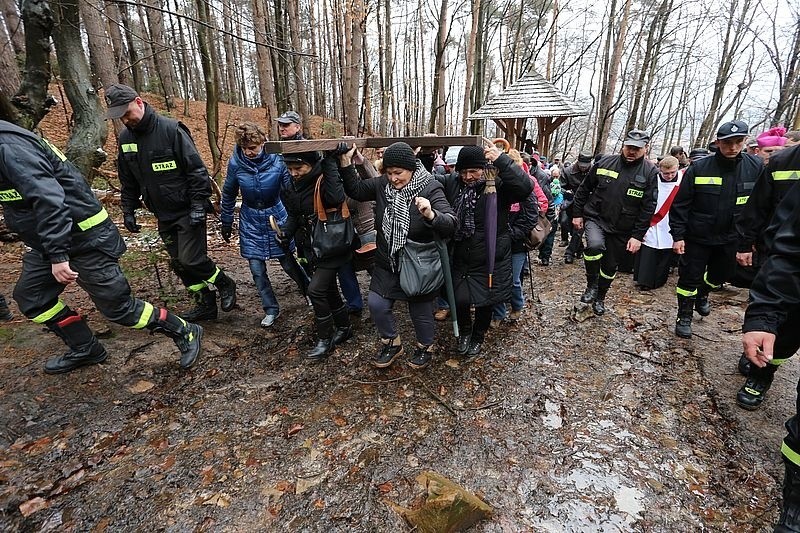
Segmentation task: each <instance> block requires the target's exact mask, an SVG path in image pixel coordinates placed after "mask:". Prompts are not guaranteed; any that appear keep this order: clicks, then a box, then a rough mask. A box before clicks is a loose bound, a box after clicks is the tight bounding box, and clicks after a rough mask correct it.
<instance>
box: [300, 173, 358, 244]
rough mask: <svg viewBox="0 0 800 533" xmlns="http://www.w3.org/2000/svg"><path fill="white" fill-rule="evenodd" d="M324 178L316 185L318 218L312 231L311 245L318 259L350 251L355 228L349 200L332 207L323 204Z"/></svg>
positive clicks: (315, 195)
mask: <svg viewBox="0 0 800 533" xmlns="http://www.w3.org/2000/svg"><path fill="white" fill-rule="evenodd" d="M322 179H323V176H320V177H319V179H318V180H317V184H316V186H315V187H314V214H315V215H316V217H317V219H316V221H315V222H314V229H313V231H312V232H311V247H312V248H313V250H314V255H315V256H316V257H317V259H330V258H333V257H339V256H342V255H346V254H348V253H349V252H350V250H351V246H352V244H353V239H354V238H355V230H354V229H353V219H352V218H351V217H350V209H349V208H348V207H347V202H343V203H342V205H340V206H339V207H334V208H331V209H325V207H324V206H323V205H322V195H321V194H320V188H321V186H322Z"/></svg>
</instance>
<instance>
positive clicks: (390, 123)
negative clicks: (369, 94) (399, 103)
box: [381, 0, 397, 135]
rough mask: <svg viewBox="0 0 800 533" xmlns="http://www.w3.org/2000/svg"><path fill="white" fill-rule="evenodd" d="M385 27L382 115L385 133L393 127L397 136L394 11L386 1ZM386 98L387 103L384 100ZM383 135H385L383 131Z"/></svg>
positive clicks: (388, 1)
mask: <svg viewBox="0 0 800 533" xmlns="http://www.w3.org/2000/svg"><path fill="white" fill-rule="evenodd" d="M383 7H384V15H385V19H384V27H385V28H386V36H385V37H384V39H385V47H384V48H385V53H384V66H383V68H384V76H385V81H384V84H383V87H384V93H386V94H385V95H384V93H381V114H382V115H385V116H386V122H387V129H386V130H385V133H389V127H391V131H392V134H394V135H396V134H397V120H396V117H397V115H396V114H395V113H394V112H393V109H394V101H395V94H394V44H393V43H394V35H393V34H392V10H391V2H390V0H385V1H384V4H383ZM384 97H385V98H386V100H385V102H384V100H383V98H384ZM381 134H384V132H383V131H381Z"/></svg>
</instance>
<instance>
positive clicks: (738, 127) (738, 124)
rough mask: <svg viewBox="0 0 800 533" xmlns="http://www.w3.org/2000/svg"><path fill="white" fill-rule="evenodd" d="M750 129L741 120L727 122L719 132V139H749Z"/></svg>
mask: <svg viewBox="0 0 800 533" xmlns="http://www.w3.org/2000/svg"><path fill="white" fill-rule="evenodd" d="M749 132H750V127H749V126H748V125H747V123H746V122H742V121H741V120H731V121H730V122H726V123H725V124H723V125H722V126H720V127H719V129H718V130H717V139H730V138H731V137H747V135H748V133H749Z"/></svg>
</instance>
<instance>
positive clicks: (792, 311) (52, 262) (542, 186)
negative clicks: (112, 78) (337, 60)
mask: <svg viewBox="0 0 800 533" xmlns="http://www.w3.org/2000/svg"><path fill="white" fill-rule="evenodd" d="M106 102H107V104H108V111H107V117H108V118H109V119H119V120H121V122H122V124H124V126H125V128H124V129H123V130H122V133H121V134H120V135H119V147H118V149H119V153H118V158H117V164H118V170H119V178H120V184H121V208H122V218H123V226H124V228H125V229H126V230H127V231H129V232H131V233H137V232H139V231H140V230H141V227H140V225H139V224H138V223H137V210H139V209H141V208H146V209H148V210H149V211H150V212H152V213H153V215H154V216H155V218H156V220H157V224H158V233H159V235H160V237H161V240H162V241H163V243H164V246H165V248H166V250H167V252H168V254H169V257H170V262H171V267H172V269H173V270H174V272H175V273H176V274H177V276H178V277H179V278H180V280H181V281H182V282H183V284H184V285H185V287H186V289H187V290H188V291H189V293H190V294H191V295H192V297H193V299H194V307H193V308H192V309H190V310H188V311H186V312H185V313H183V314H182V315H181V316H178V315H176V314H174V313H173V312H171V311H169V310H167V309H165V308H159V307H156V306H154V305H153V304H151V303H149V302H147V301H144V300H141V299H138V298H136V297H134V296H133V295H132V293H131V288H130V286H129V284H128V281H127V279H126V278H125V276H124V274H123V272H122V270H121V268H120V266H119V258H120V257H121V256H122V254H123V253H124V252H125V249H126V247H125V243H124V241H123V239H122V238H121V236H120V233H119V231H118V230H117V226H116V225H115V224H114V222H113V221H112V220H111V218H110V217H109V214H108V213H107V212H106V210H105V209H104V208H103V206H102V205H101V204H100V203H99V202H98V200H97V199H96V197H95V195H94V194H93V192H92V191H91V189H90V188H89V187H88V185H87V184H86V181H85V179H84V178H83V176H82V175H81V174H80V172H79V171H78V170H77V169H76V168H75V167H74V166H73V165H72V164H71V163H70V162H69V161H67V160H66V158H65V157H64V155H63V154H62V153H61V152H60V151H59V150H58V149H57V148H56V147H54V146H53V145H52V144H51V143H49V142H48V141H47V140H45V139H42V138H40V137H38V136H36V135H34V134H32V133H31V132H29V131H26V130H23V129H21V128H19V127H17V126H15V125H13V124H10V123H8V122H2V121H0V141H1V142H0V204H1V205H2V206H3V208H4V215H5V220H6V223H7V225H8V226H9V228H10V229H11V230H12V231H14V232H16V233H18V234H19V236H20V238H21V239H22V241H23V242H24V243H25V244H26V245H27V247H28V249H27V251H26V253H25V255H24V257H23V265H22V273H21V275H20V278H19V280H18V281H17V283H16V286H15V289H14V294H13V297H14V300H15V301H16V303H17V306H18V308H19V310H20V312H21V313H22V314H23V315H24V316H25V317H27V318H29V319H31V320H32V321H34V322H36V323H38V324H43V325H44V326H46V327H47V328H48V329H49V330H50V331H52V332H53V333H55V334H56V335H57V336H58V337H60V338H61V339H62V340H63V341H64V343H65V344H66V345H67V347H68V350H67V351H66V352H65V353H64V354H61V355H57V356H54V357H52V358H50V359H48V360H47V362H46V363H45V367H44V368H45V372H47V373H65V372H69V371H72V370H75V369H77V368H80V367H82V366H86V365H91V364H96V363H100V362H102V361H104V360H105V359H106V358H107V352H106V349H105V347H104V346H103V345H102V343H101V342H100V341H99V340H98V339H97V338H96V337H95V336H94V334H93V333H92V330H91V329H90V328H89V326H88V324H87V323H86V321H85V320H84V319H83V317H81V316H80V315H79V314H78V313H76V312H75V311H73V310H72V309H71V308H70V307H69V306H68V305H67V304H66V303H65V302H63V301H62V300H61V299H60V298H59V296H60V294H61V293H62V292H63V290H64V288H65V287H66V286H67V285H69V284H71V283H77V284H78V285H80V286H81V287H82V288H83V289H84V290H85V291H86V292H87V293H88V294H89V296H90V297H91V299H92V301H93V302H94V304H95V305H96V307H97V309H98V310H99V311H100V312H101V313H102V314H103V315H104V316H105V317H107V318H108V319H109V320H111V321H113V322H116V323H118V324H121V325H124V326H127V327H131V328H133V329H147V330H150V331H153V332H159V333H163V334H164V335H167V336H168V337H170V338H172V339H173V340H174V342H175V345H176V346H177V348H178V350H179V352H180V354H181V357H180V365H181V367H183V368H190V367H192V366H193V365H194V364H195V363H196V362H197V360H198V359H199V357H200V354H201V351H202V337H203V331H204V330H203V328H202V326H200V325H198V324H197V322H201V321H207V320H214V319H217V317H218V316H219V313H218V302H217V300H218V299H219V307H220V308H221V310H222V311H223V312H230V311H231V310H233V309H234V308H235V307H236V304H237V284H236V282H235V281H234V279H232V277H231V276H229V275H228V274H227V273H226V272H224V271H223V270H222V269H221V268H219V267H218V266H217V265H216V263H215V262H214V261H213V260H212V259H211V258H210V257H209V255H208V248H207V229H208V228H207V217H208V215H209V213H213V212H214V208H213V206H212V203H211V201H210V198H211V187H210V182H209V176H208V172H207V170H206V167H205V166H204V164H203V161H202V159H201V157H200V155H199V154H198V151H197V149H196V147H195V145H194V143H193V141H192V138H191V136H190V134H189V131H188V129H187V128H186V127H185V126H184V125H183V124H181V123H180V122H179V121H177V120H174V119H171V118H168V117H165V116H162V115H159V114H158V113H156V112H155V111H154V109H153V108H152V107H151V106H150V105H148V104H147V103H146V102H144V101H143V100H142V99H141V97H140V96H139V95H138V94H137V93H136V91H134V90H133V89H132V88H130V87H127V86H125V85H113V86H111V87H109V88H108V89H107V90H106ZM278 131H279V132H280V137H281V139H282V140H284V141H291V140H303V134H302V131H303V130H302V117H300V115H299V114H298V113H296V112H294V111H289V112H286V113H284V114H283V115H281V117H279V118H278ZM235 141H236V146H235V148H234V151H233V154H232V156H231V158H230V161H229V164H228V169H227V174H226V177H225V182H224V185H223V187H222V197H221V202H220V215H219V218H220V222H221V226H220V228H221V229H220V232H221V236H222V238H223V239H224V240H225V242H230V241H231V239H234V238H235V233H236V232H237V231H238V242H239V249H240V253H241V256H242V257H243V258H244V259H246V260H247V262H248V265H249V268H250V273H251V275H252V279H253V282H254V284H255V287H256V289H257V291H258V295H259V298H260V302H261V306H262V308H263V312H264V316H263V319H261V321H260V326H262V327H264V328H270V327H273V326H274V325H275V323H276V322H277V321H278V320H279V319H280V316H281V307H280V304H279V302H278V299H277V297H276V295H275V292H274V290H273V285H272V283H271V281H270V276H269V274H268V262H269V261H270V260H273V259H275V260H277V261H278V262H279V264H280V266H281V268H282V270H283V272H285V273H286V275H287V276H288V277H289V278H290V279H291V280H292V282H293V283H294V285H296V287H297V291H298V292H299V293H300V294H301V295H302V297H303V298H304V299H305V301H306V302H307V303H308V305H310V306H311V308H312V309H313V313H314V325H315V333H316V335H315V339H314V342H313V343H312V344H313V346H312V347H311V348H310V349H309V350H308V351H307V352H306V353H305V357H306V358H307V359H308V360H312V361H320V360H324V359H325V358H326V357H327V356H328V355H329V354H330V353H331V352H332V351H333V350H334V349H335V348H336V347H337V346H339V345H341V344H343V343H346V342H347V341H348V339H350V338H351V337H352V335H353V327H352V324H351V315H352V314H353V313H360V312H361V310H362V308H363V306H364V302H363V299H362V295H361V290H360V287H359V284H358V279H357V277H356V269H355V268H354V264H356V265H362V266H363V267H364V268H366V269H367V270H368V272H369V274H370V283H369V291H368V297H367V301H366V302H367V306H368V308H369V314H370V317H371V320H372V323H373V324H374V327H375V330H376V332H377V335H376V336H377V339H376V347H375V350H374V352H373V355H372V356H371V358H370V361H371V364H372V365H374V366H375V367H377V368H387V367H389V366H391V365H393V364H394V363H395V362H396V361H397V360H398V358H400V357H401V356H403V355H404V354H407V359H406V362H407V364H408V365H409V366H410V367H412V368H414V369H423V368H425V367H427V366H428V365H430V363H431V361H432V359H433V356H434V353H433V347H434V345H435V344H436V342H435V332H436V328H435V320H437V319H438V320H445V319H447V318H448V317H450V318H451V320H452V321H453V323H454V330H455V331H456V332H457V340H456V342H455V343H454V345H453V349H454V351H455V352H456V353H458V354H459V355H461V356H464V357H469V358H474V357H478V356H480V355H481V354H482V353H483V351H484V348H483V346H484V342H485V339H486V336H487V334H489V331H490V329H491V328H492V327H493V326H496V325H497V324H498V323H499V322H501V321H506V320H507V321H515V320H517V319H519V318H520V316H521V314H522V312H523V310H524V308H525V299H524V290H523V288H522V280H523V276H524V275H525V273H526V271H527V272H528V273H529V272H530V269H531V268H532V266H533V265H532V264H531V262H532V257H531V251H535V252H536V254H537V258H538V264H539V265H541V266H542V267H547V266H549V265H550V264H551V262H552V261H553V260H554V258H553V251H554V248H555V240H556V237H557V236H559V235H560V242H559V247H560V248H563V249H564V253H563V262H564V263H566V264H570V263H574V262H575V261H576V260H579V259H581V258H582V259H583V265H584V270H585V274H586V285H585V288H584V290H583V293H582V294H581V296H580V299H579V301H578V302H576V307H579V306H583V307H584V308H585V309H587V310H589V309H591V310H590V311H589V314H592V313H594V314H595V315H597V316H602V315H604V314H605V313H607V312H608V309H607V306H606V299H607V296H608V294H609V291H610V288H611V286H612V284H613V281H614V279H615V278H616V276H617V273H618V271H620V270H621V271H626V272H632V273H633V280H634V282H635V284H636V286H637V287H638V288H639V289H640V290H643V291H646V290H652V289H656V288H658V287H661V286H664V285H665V284H666V283H667V282H668V279H669V274H670V272H672V271H673V270H674V269H676V268H677V271H678V279H677V283H676V286H675V291H676V298H677V302H676V309H677V310H676V321H675V327H674V333H675V335H676V336H678V337H680V338H687V339H688V338H691V337H692V321H693V316H694V313H695V312H697V313H698V314H699V315H701V316H708V315H709V314H710V313H711V312H712V295H713V293H714V291H717V290H719V289H720V288H721V287H722V286H723V285H724V284H725V283H731V284H734V285H737V286H740V287H747V288H749V289H750V302H749V306H748V309H747V312H746V315H745V320H744V327H743V331H744V335H743V352H742V355H741V357H740V358H739V361H738V365H737V366H738V369H739V371H740V372H741V373H742V374H744V376H745V382H744V384H743V385H742V387H741V388H740V390H739V391H738V393H737V397H736V401H737V403H738V405H740V406H741V407H743V408H745V409H750V410H753V409H757V408H758V407H759V406H760V405H761V404H762V403H763V401H764V398H765V395H766V394H767V391H768V390H769V388H770V386H771V384H772V381H773V379H774V375H775V372H776V371H777V369H778V368H779V366H780V365H781V364H782V363H783V362H785V361H786V360H787V359H789V358H790V357H791V356H792V355H793V354H794V353H795V352H796V351H797V349H798V348H799V347H800V333H798V332H797V330H796V329H793V326H794V325H795V324H796V322H794V320H795V319H797V318H800V259H798V258H800V219H798V212H800V211H798V209H800V189H798V188H797V187H794V184H795V182H797V181H798V180H799V179H800V132H787V131H786V130H785V129H784V128H780V127H775V128H772V129H770V130H768V131H765V132H763V133H761V134H759V135H755V134H754V133H752V132H751V131H750V128H749V126H748V125H747V124H746V123H744V122H742V121H740V120H732V121H728V122H725V123H724V124H721V125H720V126H719V128H718V129H717V131H716V138H715V140H714V141H713V142H712V143H711V144H710V145H709V146H708V148H694V149H692V150H690V151H689V152H688V153H687V151H686V150H685V149H684V148H683V147H680V146H676V147H673V148H671V149H670V150H669V154H665V155H664V156H663V157H652V155H651V154H650V151H651V145H650V135H649V133H648V132H647V131H645V130H641V129H633V130H631V131H628V132H627V133H626V134H625V137H624V139H623V141H622V148H621V150H620V151H619V153H613V154H593V153H590V152H580V153H578V154H570V155H569V157H565V158H564V160H563V161H562V159H561V158H554V159H553V162H552V163H549V164H548V163H545V162H544V161H543V158H542V157H540V156H539V154H538V153H536V152H535V150H532V149H531V146H530V144H527V145H526V146H527V147H528V149H529V151H528V152H524V151H523V152H520V151H518V150H515V149H513V148H512V149H509V150H507V152H503V151H501V150H500V149H499V148H498V147H497V146H496V145H494V144H493V143H486V144H485V145H484V146H464V147H460V149H459V150H458V152H457V155H455V156H453V154H448V153H447V152H446V151H445V152H444V153H442V151H440V150H438V149H420V148H417V149H416V150H415V148H414V147H412V146H409V145H408V144H406V143H403V142H397V143H394V144H392V145H390V146H388V147H386V148H385V149H381V150H380V151H376V153H375V154H374V156H375V160H374V161H368V160H367V158H366V157H365V154H362V153H360V152H359V151H358V150H357V148H356V146H355V145H354V144H353V145H348V144H347V143H345V142H342V143H340V144H339V146H338V147H336V148H335V149H332V150H329V151H327V152H324V153H323V152H317V151H305V152H295V151H290V152H288V153H285V154H283V155H277V154H274V153H268V152H267V151H265V149H264V145H265V142H266V141H267V135H266V133H265V131H264V129H262V127H261V126H259V125H258V124H255V123H250V122H246V123H242V124H240V125H238V127H237V128H236V131H235ZM445 150H447V149H446V148H445ZM565 155H566V154H565ZM237 205H238V209H237ZM542 227H545V228H550V227H552V230H551V231H549V232H548V231H546V230H545V231H544V233H542ZM537 239H538V241H537ZM534 241H537V242H534ZM529 275H530V274H529ZM240 281H241V280H240ZM398 301H400V302H405V304H406V306H407V313H408V315H407V316H408V317H409V318H410V322H411V324H412V325H413V330H414V331H413V337H414V341H415V342H414V344H413V349H412V350H410V352H408V353H407V352H406V351H405V348H404V345H403V341H402V340H401V335H400V332H399V330H398V327H397V320H396V315H397V313H398V311H397V310H396V309H395V304H396V302H398ZM12 317H13V314H12V313H11V310H10V309H9V307H8V305H7V302H6V301H5V299H4V298H3V297H2V295H0V320H11V319H12ZM737 356H738V354H737ZM734 359H735V357H734ZM799 402H800V400H799ZM799 405H800V404H799ZM786 427H787V429H788V432H789V433H788V435H787V437H786V439H785V440H784V442H783V447H782V454H783V457H784V460H785V463H786V480H785V485H784V487H785V488H784V505H783V512H782V514H781V518H780V526H779V528H784V529H778V530H780V531H799V530H800V419H798V416H797V415H795V416H794V417H793V418H792V419H791V420H790V421H789V422H787V425H786Z"/></svg>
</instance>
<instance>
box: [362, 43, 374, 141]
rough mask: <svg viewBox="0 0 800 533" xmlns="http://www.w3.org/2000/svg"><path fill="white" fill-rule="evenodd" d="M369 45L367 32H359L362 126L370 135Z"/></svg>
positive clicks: (370, 79) (370, 86) (370, 78)
mask: <svg viewBox="0 0 800 533" xmlns="http://www.w3.org/2000/svg"><path fill="white" fill-rule="evenodd" d="M368 52H369V46H368V45H367V32H362V33H361V66H362V68H361V70H362V72H363V79H364V84H363V97H362V99H361V100H362V104H361V107H363V108H364V112H363V115H364V128H363V133H364V134H366V135H367V136H369V137H372V135H373V132H372V76H371V75H370V71H369V58H368V57H367V54H368Z"/></svg>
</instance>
